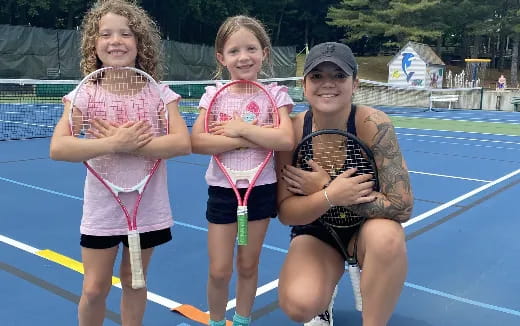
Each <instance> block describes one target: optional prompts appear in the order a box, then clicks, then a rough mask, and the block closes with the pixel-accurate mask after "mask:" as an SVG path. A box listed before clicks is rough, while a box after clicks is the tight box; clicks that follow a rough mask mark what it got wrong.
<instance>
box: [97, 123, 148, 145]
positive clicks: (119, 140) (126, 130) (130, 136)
mask: <svg viewBox="0 0 520 326" xmlns="http://www.w3.org/2000/svg"><path fill="white" fill-rule="evenodd" d="M92 127H93V128H91V129H89V131H88V132H89V133H90V134H92V135H93V136H95V137H96V138H110V140H111V141H112V143H113V148H114V152H116V153H129V152H132V151H134V150H136V149H139V148H141V147H143V146H145V145H146V144H148V143H149V142H150V141H151V140H152V138H153V134H152V133H151V132H150V129H151V125H150V124H149V123H148V122H146V121H138V122H134V121H128V122H126V123H124V124H121V125H117V124H114V123H109V122H107V121H104V120H99V119H94V120H93V121H92Z"/></svg>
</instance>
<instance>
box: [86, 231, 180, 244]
mask: <svg viewBox="0 0 520 326" xmlns="http://www.w3.org/2000/svg"><path fill="white" fill-rule="evenodd" d="M139 238H140V239H141V249H148V248H152V247H156V246H158V245H161V244H163V243H166V242H168V241H170V240H171V239H172V233H171V230H170V228H167V229H162V230H157V231H150V232H144V233H139ZM121 242H122V243H123V244H124V246H125V247H128V237H127V235H126V234H125V235H110V236H96V235H87V234H82V235H81V241H80V245H81V246H82V247H85V248H90V249H108V248H112V247H115V246H117V245H119V244H120V243H121Z"/></svg>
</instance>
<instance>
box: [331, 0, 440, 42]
mask: <svg viewBox="0 0 520 326" xmlns="http://www.w3.org/2000/svg"><path fill="white" fill-rule="evenodd" d="M439 4H440V1H439V0H420V1H413V0H372V1H370V0H343V1H341V3H340V4H339V5H338V6H334V7H331V8H330V9H329V11H328V15H327V18H328V19H329V21H328V23H329V24H330V25H332V26H337V27H340V28H343V29H344V31H345V40H346V41H347V42H359V41H361V40H367V39H372V40H375V41H376V42H377V43H380V44H382V45H383V48H382V50H384V49H385V48H388V49H397V48H399V47H401V46H403V45H404V44H405V43H406V42H407V41H418V42H427V41H433V40H435V39H437V38H439V37H440V36H441V35H442V28H443V24H442V22H441V20H440V19H439V18H437V17H436V16H435V15H434V14H433V13H434V12H436V11H437V10H438V7H439ZM365 42H366V41H365Z"/></svg>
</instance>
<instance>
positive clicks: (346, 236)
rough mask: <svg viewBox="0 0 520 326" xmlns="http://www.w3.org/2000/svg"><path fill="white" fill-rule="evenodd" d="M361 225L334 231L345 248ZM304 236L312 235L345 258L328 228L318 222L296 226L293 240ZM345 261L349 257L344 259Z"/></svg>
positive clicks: (292, 232) (292, 230)
mask: <svg viewBox="0 0 520 326" xmlns="http://www.w3.org/2000/svg"><path fill="white" fill-rule="evenodd" d="M359 227H360V226H359V225H357V226H353V227H350V228H335V229H334V230H335V231H336V233H337V234H338V236H339V238H340V239H341V240H342V242H343V247H344V248H348V243H349V242H350V239H352V237H353V236H354V235H356V233H357V232H358V231H359ZM303 234H308V235H311V236H313V237H315V238H317V239H320V240H321V241H323V242H325V243H326V244H328V245H329V246H331V247H332V248H334V249H336V250H337V251H338V252H339V254H340V255H342V256H343V253H342V250H341V247H340V246H339V245H338V243H337V242H336V240H335V239H334V237H333V236H332V235H331V234H330V232H329V231H328V230H327V228H326V227H325V226H324V225H323V224H321V223H320V222H318V221H314V222H312V223H311V224H307V225H295V226H293V227H292V229H291V240H292V239H294V238H295V237H297V236H299V235H303ZM348 254H350V255H352V252H349V253H348ZM344 258H345V260H346V259H347V257H344Z"/></svg>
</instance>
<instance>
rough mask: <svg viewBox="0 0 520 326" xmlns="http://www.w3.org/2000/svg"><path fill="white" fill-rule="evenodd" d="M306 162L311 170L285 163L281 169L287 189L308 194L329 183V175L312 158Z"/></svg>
mask: <svg viewBox="0 0 520 326" xmlns="http://www.w3.org/2000/svg"><path fill="white" fill-rule="evenodd" d="M307 164H309V166H310V167H311V168H312V171H305V170H302V169H298V168H296V167H294V166H290V165H286V166H285V167H284V169H283V170H282V178H283V179H284V180H285V182H287V184H288V187H287V189H288V190H289V191H290V192H292V193H294V194H300V195H310V194H313V193H315V192H317V191H320V190H321V189H323V186H324V185H326V184H327V183H329V181H330V176H329V174H328V173H327V171H325V170H324V169H323V168H322V167H321V166H319V165H318V164H317V163H316V162H314V161H313V160H308V161H307Z"/></svg>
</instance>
